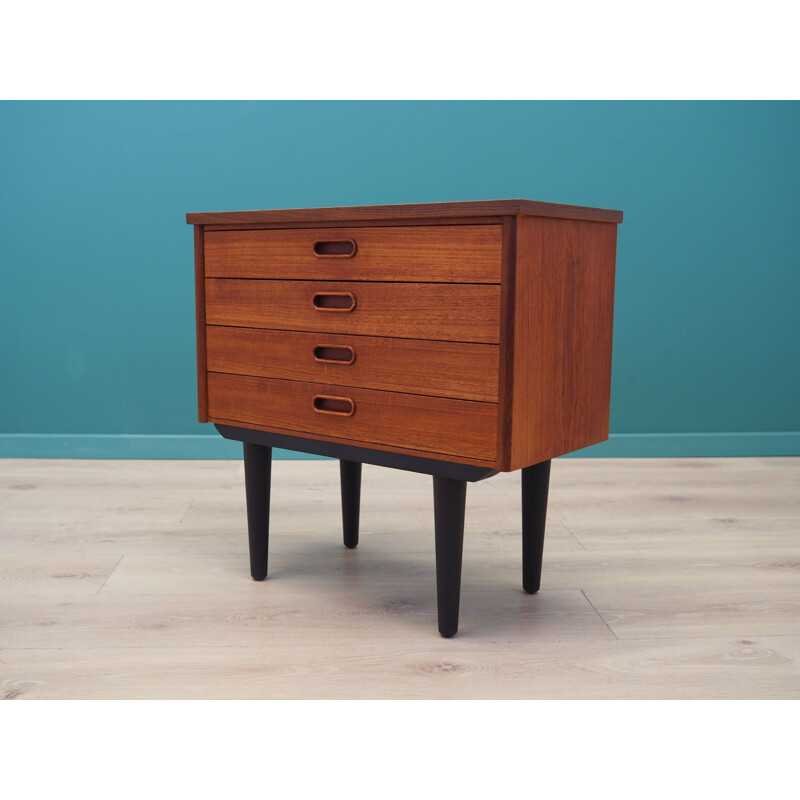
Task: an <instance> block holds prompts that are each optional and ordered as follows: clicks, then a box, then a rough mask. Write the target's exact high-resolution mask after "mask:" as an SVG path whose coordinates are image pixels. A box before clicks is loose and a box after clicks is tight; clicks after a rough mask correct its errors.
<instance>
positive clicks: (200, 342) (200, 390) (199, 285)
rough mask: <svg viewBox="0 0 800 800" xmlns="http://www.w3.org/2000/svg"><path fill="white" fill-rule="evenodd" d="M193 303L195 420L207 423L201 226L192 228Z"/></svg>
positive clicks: (203, 260)
mask: <svg viewBox="0 0 800 800" xmlns="http://www.w3.org/2000/svg"><path fill="white" fill-rule="evenodd" d="M194 302H195V324H196V330H197V419H198V421H199V422H208V372H207V370H206V275H205V256H204V248H203V226H202V225H195V226H194Z"/></svg>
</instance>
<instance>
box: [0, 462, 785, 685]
mask: <svg viewBox="0 0 800 800" xmlns="http://www.w3.org/2000/svg"><path fill="white" fill-rule="evenodd" d="M798 481H800V458H737V459H557V460H556V461H554V463H553V478H552V485H551V500H550V509H549V512H550V514H549V518H548V531H547V537H546V540H545V571H544V575H543V578H544V580H543V585H542V590H541V592H540V593H539V594H538V595H534V596H528V595H525V594H523V593H522V592H521V591H520V589H519V583H518V577H519V573H518V568H519V516H518V512H519V507H518V501H519V491H520V473H519V472H516V473H507V474H500V475H498V476H496V477H494V478H492V479H491V480H489V481H483V482H480V483H476V484H470V486H469V489H468V496H467V504H468V514H467V525H466V530H465V542H464V545H465V546H464V586H465V591H464V592H463V596H462V604H461V605H462V611H461V625H460V634H459V638H456V639H453V640H447V641H445V640H442V639H440V638H439V637H436V636H432V635H431V630H432V629H433V627H434V626H435V621H436V594H435V579H434V573H435V566H434V562H433V531H432V520H431V505H432V503H431V492H430V478H428V477H427V476H423V475H418V474H415V473H407V472H401V471H398V470H390V469H380V468H378V467H371V466H369V465H366V466H365V467H364V472H363V486H362V515H361V533H362V538H361V544H360V545H359V548H358V549H357V550H355V551H350V550H346V549H345V548H344V547H342V544H341V529H340V525H341V510H340V497H339V485H338V465H337V464H336V462H335V461H324V460H323V461H281V460H276V461H275V463H274V465H273V475H272V484H273V493H272V494H273V508H272V531H271V536H272V539H271V545H272V562H271V563H272V567H273V573H272V574H271V575H270V577H269V578H268V579H267V581H265V582H264V583H255V582H253V581H252V580H251V579H250V578H249V575H248V570H247V559H246V554H247V536H246V533H245V530H246V528H245V506H244V492H243V488H242V462H241V461H144V460H142V461H109V460H104V461H72V460H61V459H59V460H42V459H7V460H0V519H1V520H2V535H1V536H0V564H2V565H3V566H2V569H0V644H2V650H1V651H0V699H18V700H25V699H33V698H53V699H57V698H86V699H89V698H110V699H117V698H128V697H131V698H132V697H137V698H190V697H192V698H235V697H243V698H244V697H247V698H279V697H280V698H431V699H433V698H463V699H470V698H475V699H486V698H497V699H521V698H570V699H586V698H637V699H638V698H697V699H711V698H729V699H746V698H765V699H790V698H792V699H800V636H798V634H797V631H798V624H799V623H800V604H799V603H798V591H797V581H798V577H797V573H798V567H797V565H798V563H800V539H798V530H800V505H799V504H798V493H797V487H798V485H799V484H798ZM562 518H563V519H567V520H568V521H569V524H570V528H572V530H573V531H574V532H575V535H576V536H577V537H578V538H579V539H580V542H581V544H580V545H579V546H578V545H577V542H576V540H575V538H574V537H573V536H572V535H571V534H570V532H569V531H567V530H566V528H565V527H564V526H563V525H561V524H560V520H561V519H562Z"/></svg>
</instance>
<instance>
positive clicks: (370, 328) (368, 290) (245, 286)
mask: <svg viewBox="0 0 800 800" xmlns="http://www.w3.org/2000/svg"><path fill="white" fill-rule="evenodd" d="M205 287H206V322H207V323H208V324H209V325H230V326H234V327H247V328H278V329H282V330H299V331H318V332H322V333H347V334H358V335H365V336H385V337H391V338H406V339H441V340H446V341H456V342H482V343H486V344H497V343H498V342H499V340H500V286H499V285H490V284H483V285H482V284H441V283H382V282H376V283H366V282H357V281H336V282H331V281H273V280H233V279H219V278H210V279H207V280H206V284H205Z"/></svg>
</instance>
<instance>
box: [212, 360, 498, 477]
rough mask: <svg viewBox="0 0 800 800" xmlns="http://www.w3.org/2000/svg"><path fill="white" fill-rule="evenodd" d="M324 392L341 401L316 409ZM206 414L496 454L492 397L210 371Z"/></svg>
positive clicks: (479, 455) (486, 456)
mask: <svg viewBox="0 0 800 800" xmlns="http://www.w3.org/2000/svg"><path fill="white" fill-rule="evenodd" d="M319 396H323V397H333V398H342V399H343V400H342V401H331V400H318V401H317V404H318V405H320V406H321V409H320V410H315V408H314V402H315V401H314V398H315V397H319ZM348 403H349V406H348ZM328 405H331V406H333V407H336V406H337V405H339V406H340V407H341V410H342V411H343V413H339V414H336V413H330V412H328V413H326V406H328ZM350 411H352V413H351V414H350V415H349V416H345V414H346V413H348V412H350ZM208 413H209V417H210V418H211V420H212V421H214V422H225V421H228V422H243V423H249V424H252V425H261V426H265V427H269V428H278V429H281V430H291V431H298V432H303V433H309V434H313V435H320V436H331V437H339V438H344V439H348V440H352V441H353V442H354V443H362V444H369V443H374V444H381V445H389V446H394V447H403V448H409V449H414V450H421V451H427V452H433V453H442V454H446V455H454V456H465V457H468V458H476V459H482V460H486V461H494V459H495V451H496V444H495V443H496V433H497V406H496V405H495V404H494V403H476V402H474V401H471V400H450V399H447V398H442V397H425V396H422V395H413V394H400V393H399V392H380V391H375V390H372V389H355V388H348V387H343V386H335V385H332V384H324V383H303V382H300V381H283V380H274V379H271V378H254V377H249V376H245V375H223V374H220V373H217V372H209V374H208Z"/></svg>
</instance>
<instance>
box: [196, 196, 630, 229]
mask: <svg viewBox="0 0 800 800" xmlns="http://www.w3.org/2000/svg"><path fill="white" fill-rule="evenodd" d="M508 214H514V215H517V214H524V215H531V216H538V217H556V218H559V219H585V220H597V221H601V222H617V223H618V222H622V212H621V211H613V210H610V209H605V208H588V207H585V206H571V205H562V204H560V203H542V202H538V201H534V200H482V201H474V202H459V203H413V204H409V205H390V206H347V207H341V208H295V209H273V210H265V211H223V212H213V213H194V214H187V215H186V221H187V222H188V223H189V224H190V225H219V224H236V223H259V224H264V225H273V224H279V223H282V222H307V221H310V222H333V221H341V220H345V221H348V220H352V221H354V222H356V221H357V222H361V221H365V220H395V219H404V218H414V219H425V218H427V219H436V218H442V217H477V216H506V215H508Z"/></svg>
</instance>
